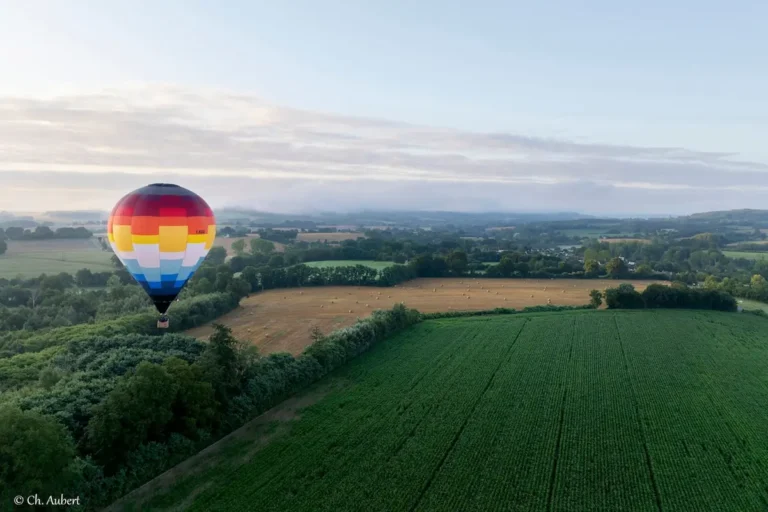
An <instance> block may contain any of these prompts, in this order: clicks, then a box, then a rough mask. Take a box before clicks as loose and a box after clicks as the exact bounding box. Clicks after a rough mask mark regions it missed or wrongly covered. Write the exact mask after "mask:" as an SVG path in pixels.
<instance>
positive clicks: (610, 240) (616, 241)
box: [600, 238, 651, 244]
mask: <svg viewBox="0 0 768 512" xmlns="http://www.w3.org/2000/svg"><path fill="white" fill-rule="evenodd" d="M600 241H601V242H607V243H609V244H628V243H638V244H649V243H651V241H650V240H648V239H647V238H600Z"/></svg>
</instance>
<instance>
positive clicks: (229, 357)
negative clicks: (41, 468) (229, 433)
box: [197, 323, 241, 407]
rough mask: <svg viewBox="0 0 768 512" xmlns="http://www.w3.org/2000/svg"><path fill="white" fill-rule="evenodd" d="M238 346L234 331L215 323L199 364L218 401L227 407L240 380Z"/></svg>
mask: <svg viewBox="0 0 768 512" xmlns="http://www.w3.org/2000/svg"><path fill="white" fill-rule="evenodd" d="M238 345H239V344H238V341H237V339H235V337H234V336H232V329H230V328H229V327H227V326H226V325H222V324H219V323H214V324H213V333H212V334H211V336H210V337H209V338H208V346H206V348H205V351H204V352H203V353H202V355H201V356H200V359H199V360H198V362H197V364H199V365H200V368H201V369H202V371H203V375H204V376H205V378H206V380H207V381H208V382H211V383H213V387H214V392H215V394H216V400H217V401H218V402H219V403H221V404H224V405H225V407H226V405H228V404H229V397H231V396H233V395H234V394H235V392H236V391H237V389H238V384H239V380H240V374H241V369H240V365H239V357H238Z"/></svg>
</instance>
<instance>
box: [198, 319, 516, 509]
mask: <svg viewBox="0 0 768 512" xmlns="http://www.w3.org/2000/svg"><path fill="white" fill-rule="evenodd" d="M523 322H524V319H521V320H519V321H518V322H517V325H518V327H517V329H518V330H519V326H521V325H522V323H523ZM415 331H418V328H417V329H415ZM412 332H413V331H412ZM415 334H417V335H416V336H414V339H413V340H412V342H411V343H408V342H407V341H403V340H399V341H400V343H399V345H396V346H395V347H394V352H399V351H400V350H402V351H403V352H404V353H406V354H407V357H406V358H405V359H403V360H401V361H400V364H398V363H394V362H392V363H389V364H385V365H382V366H381V367H380V370H381V371H380V372H378V373H377V372H366V373H363V374H361V378H362V380H361V381H360V383H359V385H356V383H354V381H353V384H352V386H351V388H350V389H348V390H347V391H346V392H345V393H339V394H338V395H337V396H334V397H328V398H327V399H326V400H324V401H323V402H322V404H318V406H316V407H312V408H310V410H309V411H307V412H306V413H305V414H306V416H305V417H306V418H307V421H302V422H300V425H301V426H306V429H301V428H297V429H296V430H295V431H293V432H292V433H291V435H290V436H288V437H287V438H286V439H285V440H283V441H281V442H276V443H274V444H273V445H271V446H269V447H268V448H267V449H265V450H264V452H263V453H260V454H258V455H257V457H255V458H254V459H253V460H252V461H251V462H250V463H248V464H246V465H245V466H244V467H242V468H241V469H240V470H239V471H237V473H236V474H235V475H234V478H233V479H231V480H230V482H229V484H228V485H227V486H226V490H224V491H222V493H225V494H226V496H220V495H219V496H217V495H215V494H219V493H215V494H214V493H213V492H212V493H211V494H210V495H203V496H201V498H200V499H199V500H197V501H196V502H195V507H194V508H195V509H199V510H219V509H220V510H240V509H250V507H251V506H252V502H253V500H258V502H259V509H260V510H286V509H290V510H338V507H339V506H340V503H342V502H343V503H349V502H350V500H352V502H358V501H360V502H361V503H365V504H366V509H367V510H374V509H376V508H380V509H391V508H390V507H391V505H392V499H393V497H392V496H387V494H386V491H387V489H391V488H393V487H394V488H395V489H398V490H399V492H398V494H397V496H395V497H394V498H399V497H401V496H405V495H407V494H408V493H409V491H410V494H412V495H414V496H416V495H418V493H419V492H420V491H421V485H422V484H423V482H425V481H426V479H427V478H428V477H429V474H428V472H429V471H430V470H431V468H430V467H427V466H428V464H427V463H426V462H425V460H423V459H424V458H425V457H430V456H432V457H433V458H434V457H439V456H441V455H442V452H440V449H441V448H440V447H439V446H438V447H437V452H438V453H437V454H435V453H433V451H434V448H432V446H433V445H432V444H431V443H438V445H439V443H440V440H441V439H443V440H445V438H447V442H448V443H450V438H451V437H452V435H453V431H452V430H451V429H452V428H454V429H455V428H457V427H452V425H455V423H456V419H457V418H458V421H463V419H464V417H465V416H466V413H463V412H462V410H461V405H459V406H458V407H456V404H457V403H458V404H464V405H465V406H467V405H466V404H471V401H472V399H473V397H474V395H475V394H477V393H479V390H478V389H477V388H478V387H479V386H482V385H484V383H485V381H484V380H483V378H484V376H485V375H484V374H486V373H488V372H489V371H490V370H489V367H490V363H492V362H493V361H494V359H495V358H496V355H497V351H498V343H496V341H497V340H494V339H492V338H489V337H483V336H478V334H479V333H478V332H477V331H476V330H474V329H468V328H467V327H464V326H461V325H458V326H449V327H441V328H439V329H438V330H436V331H435V332H432V333H430V335H428V336H425V337H424V336H419V335H418V334H421V333H415ZM430 351H431V357H430V355H429V352H430ZM436 351H437V352H438V353H439V356H437V357H435V352H436ZM382 352H386V351H382ZM420 355H421V356H422V357H420ZM353 373H354V368H353V369H352V371H351V372H350V374H353ZM485 380H487V378H486V379H485ZM459 382H463V383H464V386H461V387H460V388H459V391H458V392H457V389H456V383H459ZM449 403H452V404H454V405H450V406H449V405H448V404H449ZM297 427H299V425H297ZM439 432H442V434H443V436H442V437H441V436H440V435H439ZM434 463H435V464H436V463H437V462H436V461H435V462H434ZM407 467H411V468H412V469H413V470H414V471H415V473H417V474H415V475H411V474H407V473H404V471H403V468H407ZM385 484H386V485H385Z"/></svg>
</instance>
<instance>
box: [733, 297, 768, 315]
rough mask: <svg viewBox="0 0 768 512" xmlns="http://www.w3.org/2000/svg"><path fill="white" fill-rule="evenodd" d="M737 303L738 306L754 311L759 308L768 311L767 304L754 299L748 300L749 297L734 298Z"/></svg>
mask: <svg viewBox="0 0 768 512" xmlns="http://www.w3.org/2000/svg"><path fill="white" fill-rule="evenodd" d="M736 300H737V301H738V303H739V306H741V307H743V308H744V309H747V310H750V311H754V310H757V309H761V310H763V311H765V312H766V313H768V304H766V303H765V302H758V301H756V300H749V299H736Z"/></svg>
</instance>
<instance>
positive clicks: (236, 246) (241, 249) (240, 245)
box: [232, 238, 245, 256]
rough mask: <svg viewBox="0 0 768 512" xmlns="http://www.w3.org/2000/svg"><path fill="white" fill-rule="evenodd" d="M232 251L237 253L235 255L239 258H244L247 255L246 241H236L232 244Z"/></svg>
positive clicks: (242, 239)
mask: <svg viewBox="0 0 768 512" xmlns="http://www.w3.org/2000/svg"><path fill="white" fill-rule="evenodd" d="M232 250H233V251H235V254H237V255H238V256H242V255H244V254H245V239H244V238H240V239H238V240H235V241H234V242H232Z"/></svg>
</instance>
